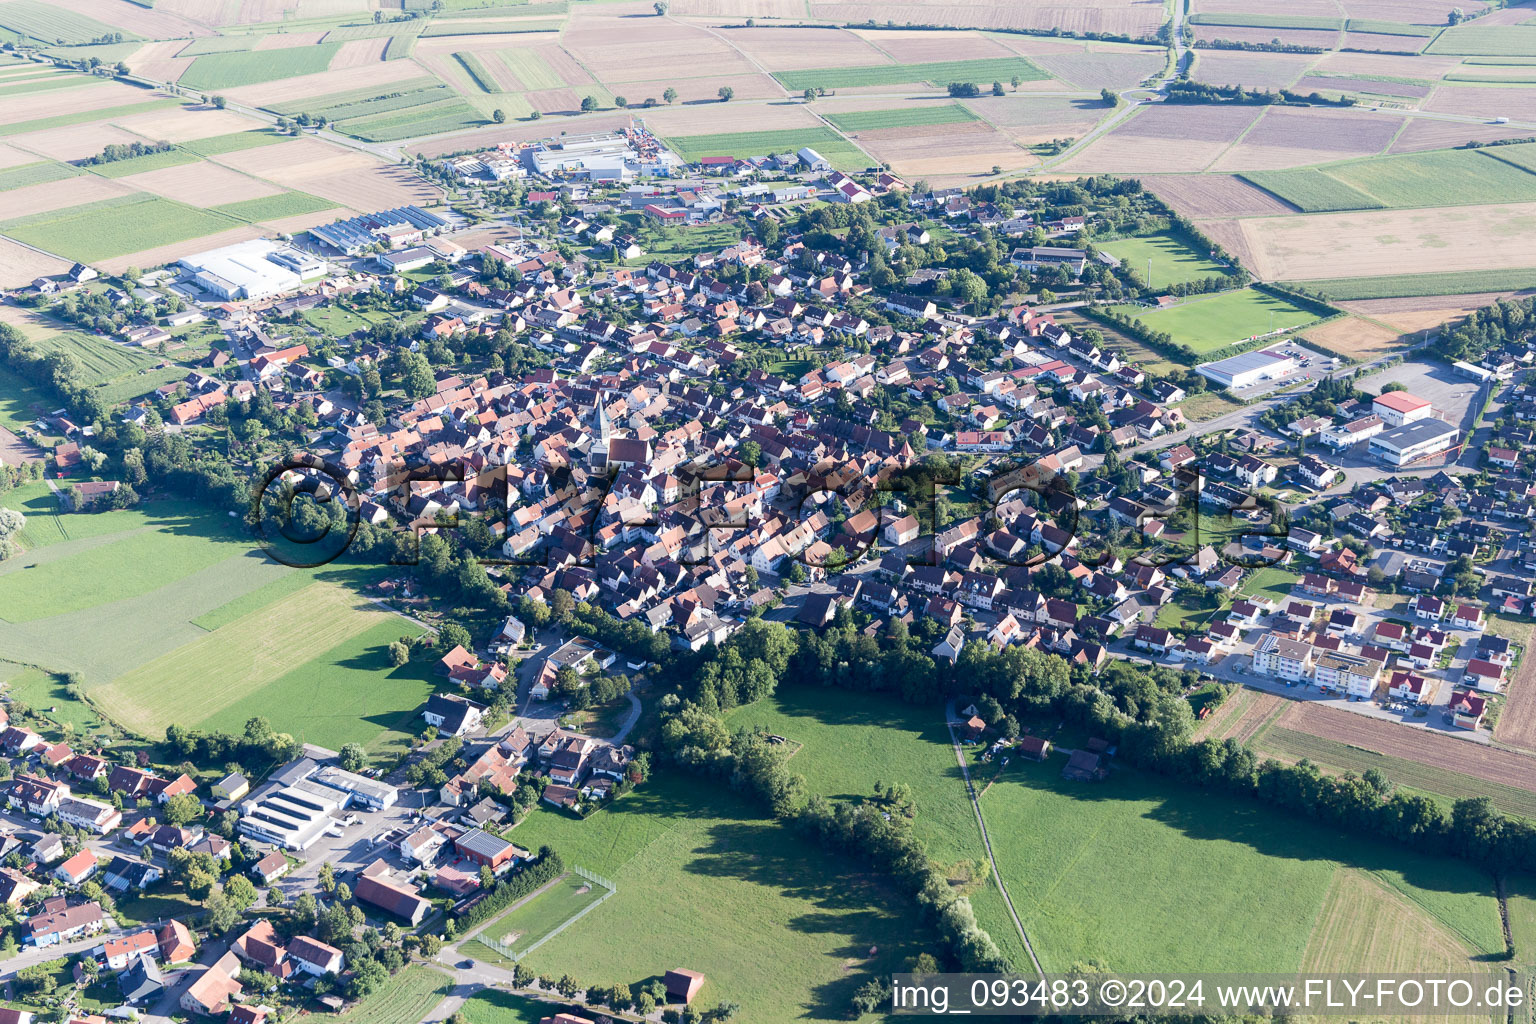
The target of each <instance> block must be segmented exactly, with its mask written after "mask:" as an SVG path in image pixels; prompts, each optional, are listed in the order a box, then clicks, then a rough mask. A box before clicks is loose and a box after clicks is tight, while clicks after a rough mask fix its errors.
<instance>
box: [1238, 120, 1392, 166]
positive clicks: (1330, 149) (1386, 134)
mask: <svg viewBox="0 0 1536 1024" xmlns="http://www.w3.org/2000/svg"><path fill="white" fill-rule="evenodd" d="M1401 124H1402V121H1401V119H1400V118H1395V117H1383V116H1381V115H1378V114H1365V113H1355V112H1352V111H1347V110H1321V109H1312V108H1292V107H1266V108H1264V114H1263V116H1262V117H1260V118H1259V119H1258V120H1257V121H1256V122H1254V125H1253V127H1252V128H1250V129H1248V133H1247V134H1246V135H1244V136H1243V138H1242V140H1241V141H1240V142H1238V144H1237V145H1235V146H1233V147H1232V148H1231V149H1229V150H1227V151H1226V152H1225V153H1223V154H1222V155H1221V158H1220V159H1219V160H1217V161H1216V162H1215V163H1214V164H1212V165H1211V169H1212V170H1220V171H1247V170H1264V169H1270V168H1282V167H1297V166H1301V165H1304V164H1316V163H1324V162H1326V161H1330V160H1341V159H1346V158H1348V157H1356V156H1370V155H1372V154H1375V153H1379V152H1381V151H1382V150H1384V149H1386V148H1387V144H1388V143H1390V142H1391V141H1392V136H1393V135H1394V134H1395V133H1396V132H1397V129H1398V127H1399V125H1401Z"/></svg>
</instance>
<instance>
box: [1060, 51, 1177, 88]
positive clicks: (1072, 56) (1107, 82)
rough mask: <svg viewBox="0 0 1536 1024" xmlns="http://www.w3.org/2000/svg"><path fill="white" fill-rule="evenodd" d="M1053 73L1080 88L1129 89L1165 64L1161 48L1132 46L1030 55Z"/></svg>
mask: <svg viewBox="0 0 1536 1024" xmlns="http://www.w3.org/2000/svg"><path fill="white" fill-rule="evenodd" d="M1030 59H1031V60H1033V61H1034V62H1035V63H1036V64H1038V65H1040V67H1042V68H1044V69H1045V70H1046V71H1047V72H1049V73H1050V74H1051V75H1054V76H1055V77H1056V78H1059V79H1061V80H1062V81H1063V82H1066V83H1070V84H1071V85H1075V86H1077V87H1078V88H1080V89H1104V88H1109V89H1116V90H1118V89H1128V88H1130V87H1131V86H1133V85H1137V84H1139V83H1140V82H1141V81H1142V80H1143V79H1146V78H1148V77H1150V76H1152V75H1154V74H1156V73H1157V72H1158V71H1160V70H1162V67H1163V60H1164V58H1163V53H1162V52H1161V51H1153V50H1141V49H1131V48H1130V47H1126V48H1124V49H1118V50H1095V51H1091V52H1088V53H1062V54H1041V55H1040V56H1038V57H1032V58H1030Z"/></svg>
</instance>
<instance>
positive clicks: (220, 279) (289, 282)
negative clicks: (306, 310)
mask: <svg viewBox="0 0 1536 1024" xmlns="http://www.w3.org/2000/svg"><path fill="white" fill-rule="evenodd" d="M181 266H182V267H183V268H184V269H185V270H187V271H188V272H189V273H191V275H192V279H193V281H194V282H196V284H197V286H198V287H199V288H201V289H203V290H204V291H208V292H212V293H213V294H215V295H217V296H218V297H219V298H221V299H224V300H226V301H230V300H235V299H265V298H270V297H272V296H274V295H282V294H285V293H287V292H295V291H298V290H299V289H300V288H301V287H303V284H304V281H305V280H307V279H311V278H316V277H320V276H321V275H323V274H324V273H325V272H326V270H327V267H326V264H325V261H324V260H321V259H317V258H316V257H314V256H311V255H310V254H308V253H306V252H301V251H299V250H298V249H295V248H293V247H292V246H290V245H285V244H284V243H282V242H274V241H271V240H269V239H265V238H253V239H251V240H250V241H246V242H236V243H235V244H234V245H226V246H223V247H222V248H219V249H210V250H208V251H207V252H200V253H194V254H193V255H191V256H183V257H182V258H181Z"/></svg>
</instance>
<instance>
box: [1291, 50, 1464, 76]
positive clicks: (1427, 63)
mask: <svg viewBox="0 0 1536 1024" xmlns="http://www.w3.org/2000/svg"><path fill="white" fill-rule="evenodd" d="M1314 59H1315V60H1316V61H1317V63H1316V64H1315V65H1313V67H1312V71H1313V72H1314V73H1316V74H1322V75H1345V76H1349V75H1381V76H1385V77H1389V78H1422V79H1427V80H1429V81H1433V80H1434V79H1437V78H1439V77H1440V76H1441V75H1443V74H1445V73H1446V72H1448V71H1453V70H1455V69H1456V67H1457V66H1458V65H1459V64H1460V63H1461V61H1460V59H1459V58H1457V57H1436V56H1433V55H1431V54H1420V55H1418V56H1417V57H1405V56H1400V55H1397V54H1384V53H1325V54H1323V55H1322V56H1320V57H1316V58H1314Z"/></svg>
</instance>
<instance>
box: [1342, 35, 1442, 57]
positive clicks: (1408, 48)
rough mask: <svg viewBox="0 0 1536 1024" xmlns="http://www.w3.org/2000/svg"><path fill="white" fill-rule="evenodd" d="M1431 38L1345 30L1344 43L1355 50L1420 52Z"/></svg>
mask: <svg viewBox="0 0 1536 1024" xmlns="http://www.w3.org/2000/svg"><path fill="white" fill-rule="evenodd" d="M1428 42H1429V39H1428V38H1427V37H1425V36H1408V35H1388V34H1386V33H1382V32H1345V33H1344V45H1345V46H1348V47H1350V48H1351V49H1355V50H1380V51H1381V52H1383V53H1418V52H1419V51H1420V50H1421V49H1423V47H1424V44H1425V43H1428Z"/></svg>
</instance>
